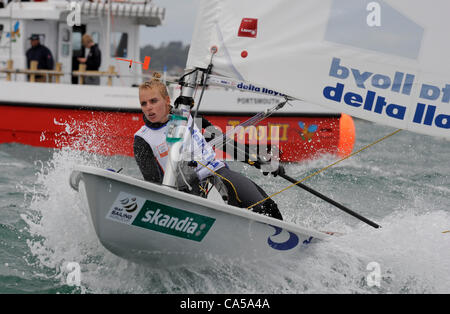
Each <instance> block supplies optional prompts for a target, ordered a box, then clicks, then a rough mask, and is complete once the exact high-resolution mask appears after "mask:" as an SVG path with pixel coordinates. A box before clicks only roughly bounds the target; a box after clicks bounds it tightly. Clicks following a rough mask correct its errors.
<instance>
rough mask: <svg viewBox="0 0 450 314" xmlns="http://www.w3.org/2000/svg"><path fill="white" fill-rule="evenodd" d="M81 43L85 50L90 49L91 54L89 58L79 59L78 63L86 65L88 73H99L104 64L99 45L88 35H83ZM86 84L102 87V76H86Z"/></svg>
mask: <svg viewBox="0 0 450 314" xmlns="http://www.w3.org/2000/svg"><path fill="white" fill-rule="evenodd" d="M81 42H82V44H83V46H84V48H89V53H88V56H87V58H78V61H79V62H80V63H85V64H86V71H98V70H99V69H100V65H101V63H102V53H101V51H100V49H99V48H98V45H97V44H96V43H94V40H93V39H92V37H91V36H90V35H88V34H84V35H83V37H82V38H81ZM84 84H85V85H100V76H86V77H85V80H84Z"/></svg>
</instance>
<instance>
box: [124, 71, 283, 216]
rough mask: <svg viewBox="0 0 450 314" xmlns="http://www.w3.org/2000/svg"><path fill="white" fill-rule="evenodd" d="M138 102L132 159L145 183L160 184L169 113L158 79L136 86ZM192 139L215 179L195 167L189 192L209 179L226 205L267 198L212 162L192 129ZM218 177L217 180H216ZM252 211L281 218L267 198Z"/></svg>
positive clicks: (246, 204) (207, 148)
mask: <svg viewBox="0 0 450 314" xmlns="http://www.w3.org/2000/svg"><path fill="white" fill-rule="evenodd" d="M139 101H140V104H141V110H142V113H143V119H144V123H145V125H144V126H142V127H141V129H140V130H139V131H137V132H136V133H135V135H134V147H133V148H134V157H135V159H136V162H137V164H138V166H139V169H140V171H141V173H142V175H143V177H144V179H145V180H146V181H151V182H155V183H162V181H163V177H164V169H165V165H166V163H167V161H168V150H169V145H168V144H167V142H166V131H167V126H168V122H169V116H168V115H169V113H170V112H171V105H170V97H169V94H168V92H167V89H166V86H165V85H164V83H162V82H161V81H160V80H159V79H158V78H153V79H152V80H151V81H148V82H145V83H143V84H141V85H140V86H139ZM196 136H198V137H200V138H201V140H202V146H203V148H204V151H205V152H206V153H204V154H208V156H211V154H213V155H212V156H213V159H212V160H211V158H210V157H208V158H205V159H207V160H210V161H209V163H208V164H207V166H208V168H210V169H211V170H213V171H214V172H215V173H217V174H218V175H219V176H215V177H214V175H213V173H212V172H211V171H210V170H208V169H206V168H205V167H203V166H201V165H200V164H198V165H197V167H196V168H195V173H196V176H197V178H195V179H196V180H194V183H192V182H191V183H192V187H193V191H191V193H194V194H199V193H196V192H197V191H198V192H199V190H200V189H199V188H198V185H199V183H200V182H204V181H205V180H207V179H208V178H210V179H214V181H215V182H217V183H219V181H220V184H221V186H222V187H225V188H226V194H227V195H226V196H227V197H226V198H227V200H228V204H230V205H233V206H237V207H241V208H246V207H249V206H251V205H253V204H255V203H257V202H258V201H260V200H262V199H265V198H266V197H267V194H266V193H265V192H264V190H263V189H262V188H261V187H259V186H258V185H257V184H256V183H254V182H253V181H252V180H250V179H249V178H247V177H245V176H243V175H241V174H239V173H237V172H235V171H232V170H231V169H229V168H228V166H227V165H226V164H225V163H224V162H222V161H219V160H215V158H214V157H215V153H214V150H213V149H212V147H211V146H210V145H209V144H208V143H207V142H206V140H205V138H204V137H203V135H202V134H201V133H200V131H199V130H198V128H196V127H195V128H194V133H193V135H192V138H195V137H196ZM219 177H220V180H218V179H217V178H219ZM252 210H253V211H254V212H258V213H261V214H264V215H267V216H270V217H274V218H277V219H280V220H282V219H283V218H282V216H281V213H280V211H279V210H278V206H277V204H276V203H275V202H274V201H273V200H272V199H270V198H269V199H267V200H266V201H264V202H262V203H261V204H259V205H256V206H254V207H253V208H252Z"/></svg>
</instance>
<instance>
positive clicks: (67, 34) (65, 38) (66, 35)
mask: <svg viewBox="0 0 450 314" xmlns="http://www.w3.org/2000/svg"><path fill="white" fill-rule="evenodd" d="M62 41H64V42H68V41H70V31H69V30H68V29H67V28H64V29H63V34H62Z"/></svg>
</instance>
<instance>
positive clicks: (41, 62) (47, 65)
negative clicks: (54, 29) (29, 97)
mask: <svg viewBox="0 0 450 314" xmlns="http://www.w3.org/2000/svg"><path fill="white" fill-rule="evenodd" d="M29 39H30V41H31V48H30V49H28V50H27V52H26V56H27V67H28V69H29V68H30V64H31V61H37V62H38V67H37V68H38V70H53V65H54V61H53V55H52V53H51V51H50V49H48V48H47V47H46V46H44V45H42V44H41V42H40V39H39V35H37V34H32V35H31V37H30V38H29ZM35 79H36V82H46V81H47V78H46V76H45V75H36V77H35Z"/></svg>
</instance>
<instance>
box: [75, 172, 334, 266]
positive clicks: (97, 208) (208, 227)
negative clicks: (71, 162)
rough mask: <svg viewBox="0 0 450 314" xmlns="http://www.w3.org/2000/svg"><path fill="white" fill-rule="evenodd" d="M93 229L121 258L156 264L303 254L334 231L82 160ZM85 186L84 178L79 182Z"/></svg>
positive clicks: (77, 176) (81, 175) (77, 177)
mask: <svg viewBox="0 0 450 314" xmlns="http://www.w3.org/2000/svg"><path fill="white" fill-rule="evenodd" d="M80 180H82V181H83V182H84V189H85V192H86V197H87V204H88V208H89V212H90V217H91V219H92V224H93V226H94V229H95V232H96V234H97V236H98V238H99V240H100V242H101V243H102V245H103V246H104V247H105V248H106V249H108V250H109V251H111V252H112V253H114V254H115V255H118V256H120V257H122V258H125V259H128V260H132V261H134V262H139V263H148V264H151V265H152V266H176V265H185V264H191V263H199V262H201V261H205V260H208V259H209V260H211V259H214V258H218V259H221V260H223V259H245V260H246V261H248V260H251V259H259V258H267V257H271V256H292V255H295V256H299V255H298V254H299V253H300V254H302V251H304V250H305V249H306V248H307V247H308V246H309V244H310V243H311V242H314V241H316V240H323V239H326V238H327V237H329V235H328V234H326V233H323V232H318V231H314V230H308V229H305V228H301V227H299V226H297V225H294V224H292V223H287V222H283V221H279V220H277V219H274V218H270V217H267V216H264V215H261V214H256V213H253V212H251V211H249V210H246V209H241V208H236V207H232V206H229V205H227V204H224V203H222V204H220V203H218V202H214V201H211V200H208V199H204V198H201V197H198V196H194V195H190V194H187V193H184V192H180V191H176V190H174V189H172V188H169V187H165V186H161V185H157V184H153V183H150V182H144V181H142V180H138V179H135V178H131V177H128V176H125V175H121V174H118V173H114V172H111V171H108V170H103V169H99V168H94V167H87V166H77V167H76V168H75V170H74V171H73V172H72V174H71V177H70V184H71V186H72V187H73V188H74V189H75V190H78V188H79V182H80ZM81 186H83V185H81Z"/></svg>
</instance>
